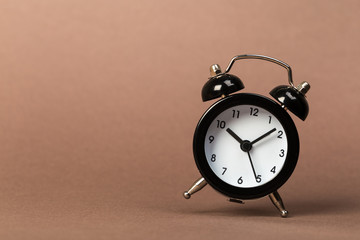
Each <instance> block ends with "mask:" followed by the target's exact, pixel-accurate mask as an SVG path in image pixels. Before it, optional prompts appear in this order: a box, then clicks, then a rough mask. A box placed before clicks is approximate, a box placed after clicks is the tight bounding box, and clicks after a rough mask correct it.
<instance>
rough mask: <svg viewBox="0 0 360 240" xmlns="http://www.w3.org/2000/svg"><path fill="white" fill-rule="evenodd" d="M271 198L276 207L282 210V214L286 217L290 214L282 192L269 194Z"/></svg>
mask: <svg viewBox="0 0 360 240" xmlns="http://www.w3.org/2000/svg"><path fill="white" fill-rule="evenodd" d="M269 198H270V200H271V202H272V203H273V204H274V205H275V207H276V208H277V209H278V210H279V211H280V216H281V217H283V218H285V217H287V216H288V214H289V212H288V211H287V210H286V209H285V206H284V203H283V201H282V199H281V197H280V194H279V193H278V192H277V191H275V192H273V193H271V194H269Z"/></svg>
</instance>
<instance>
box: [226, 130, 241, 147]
mask: <svg viewBox="0 0 360 240" xmlns="http://www.w3.org/2000/svg"><path fill="white" fill-rule="evenodd" d="M226 131H227V132H228V133H229V134H230V135H231V136H232V137H233V138H235V139H236V141H238V142H239V143H240V144H243V143H244V141H243V140H242V139H241V138H240V137H239V136H238V135H236V133H234V132H233V131H232V130H231V129H230V128H227V129H226Z"/></svg>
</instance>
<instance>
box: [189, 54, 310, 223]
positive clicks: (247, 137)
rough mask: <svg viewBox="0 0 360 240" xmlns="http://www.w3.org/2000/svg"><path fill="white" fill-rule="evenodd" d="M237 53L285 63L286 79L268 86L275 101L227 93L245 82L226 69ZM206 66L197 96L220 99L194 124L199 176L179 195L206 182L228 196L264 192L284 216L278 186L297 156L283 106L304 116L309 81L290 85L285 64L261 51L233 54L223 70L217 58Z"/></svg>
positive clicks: (291, 126)
mask: <svg viewBox="0 0 360 240" xmlns="http://www.w3.org/2000/svg"><path fill="white" fill-rule="evenodd" d="M240 59H260V60H266V61H270V62H273V63H276V64H278V65H280V66H282V67H284V68H285V69H286V70H287V72H288V81H289V85H281V86H278V87H276V88H274V89H273V90H272V91H271V92H270V95H271V96H272V97H273V98H274V99H275V100H276V101H274V100H272V99H270V98H268V97H265V96H261V95H258V94H251V93H237V94H232V93H234V92H237V91H239V90H241V89H243V88H244V85H243V83H242V81H241V80H240V79H239V78H238V77H237V76H235V75H232V74H229V73H228V72H229V71H230V69H231V67H232V65H233V64H234V62H235V61H237V60H240ZM210 72H211V75H212V77H211V78H210V79H209V80H208V81H207V82H206V84H205V85H204V87H203V89H202V99H203V101H208V100H212V99H216V98H221V99H220V100H218V101H217V102H215V103H214V104H213V105H212V106H210V108H209V109H208V110H207V111H206V112H205V113H204V114H203V116H202V117H201V119H200V121H199V123H198V125H197V127H196V129H195V133H194V139H193V153H194V158H195V162H196V166H197V168H198V170H199V172H200V174H201V175H202V177H201V178H200V179H198V180H197V181H195V183H194V184H193V186H192V187H191V188H190V189H189V190H188V191H186V192H184V197H185V198H186V199H189V198H190V196H191V195H192V194H194V193H195V192H197V191H199V190H200V189H202V188H203V187H204V186H205V185H206V184H207V183H208V184H209V185H210V186H212V187H213V188H214V189H215V190H217V191H218V192H220V193H222V194H224V195H226V196H227V197H229V200H230V201H232V202H239V203H243V200H246V199H256V198H260V197H263V196H266V195H268V196H269V197H270V199H271V200H272V202H273V203H274V205H275V206H276V207H277V208H278V210H279V211H280V214H281V216H282V217H286V216H287V215H288V211H287V210H286V209H285V207H284V204H283V202H282V199H281V197H280V195H279V193H278V192H277V190H278V189H279V188H280V187H281V186H282V185H283V184H284V183H285V182H286V181H287V180H288V179H289V177H290V176H291V174H292V173H293V171H294V169H295V167H296V163H297V160H298V156H299V136H298V132H297V130H296V127H295V124H294V122H293V120H292V119H291V117H290V115H289V114H288V112H287V110H289V111H290V112H292V113H293V114H294V115H296V116H297V117H299V118H300V119H302V120H305V119H306V117H307V115H308V113H309V106H308V103H307V100H306V98H305V94H306V92H307V91H308V90H309V89H310V85H309V84H308V83H307V82H303V83H301V84H300V85H299V86H297V87H295V86H294V84H293V80H292V71H291V68H290V66H289V65H288V64H286V63H284V62H282V61H279V60H277V59H274V58H271V57H267V56H261V55H239V56H235V57H234V58H232V60H231V61H230V63H229V66H228V67H227V69H226V71H225V72H224V73H222V72H221V70H220V67H219V65H217V64H215V65H212V66H211V67H210Z"/></svg>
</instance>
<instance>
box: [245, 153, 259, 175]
mask: <svg viewBox="0 0 360 240" xmlns="http://www.w3.org/2000/svg"><path fill="white" fill-rule="evenodd" d="M247 154H248V156H249V160H250V164H251V168H252V170H253V172H254V176H255V180H257V175H256V172H255V168H254V164H253V162H252V160H251V156H250V151H247Z"/></svg>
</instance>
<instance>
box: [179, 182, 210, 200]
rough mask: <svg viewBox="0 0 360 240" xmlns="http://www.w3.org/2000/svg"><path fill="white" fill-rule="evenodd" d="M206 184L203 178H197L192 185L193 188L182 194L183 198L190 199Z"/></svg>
mask: <svg viewBox="0 0 360 240" xmlns="http://www.w3.org/2000/svg"><path fill="white" fill-rule="evenodd" d="M206 184H207V182H206V181H205V179H204V178H203V177H201V178H199V179H198V180H196V181H195V182H194V183H193V186H192V187H191V188H190V189H189V190H187V191H186V192H184V194H183V196H184V198H186V199H189V198H190V197H191V195H193V194H194V193H196V192H198V191H200V190H201V189H202V188H203V187H205V186H206Z"/></svg>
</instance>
